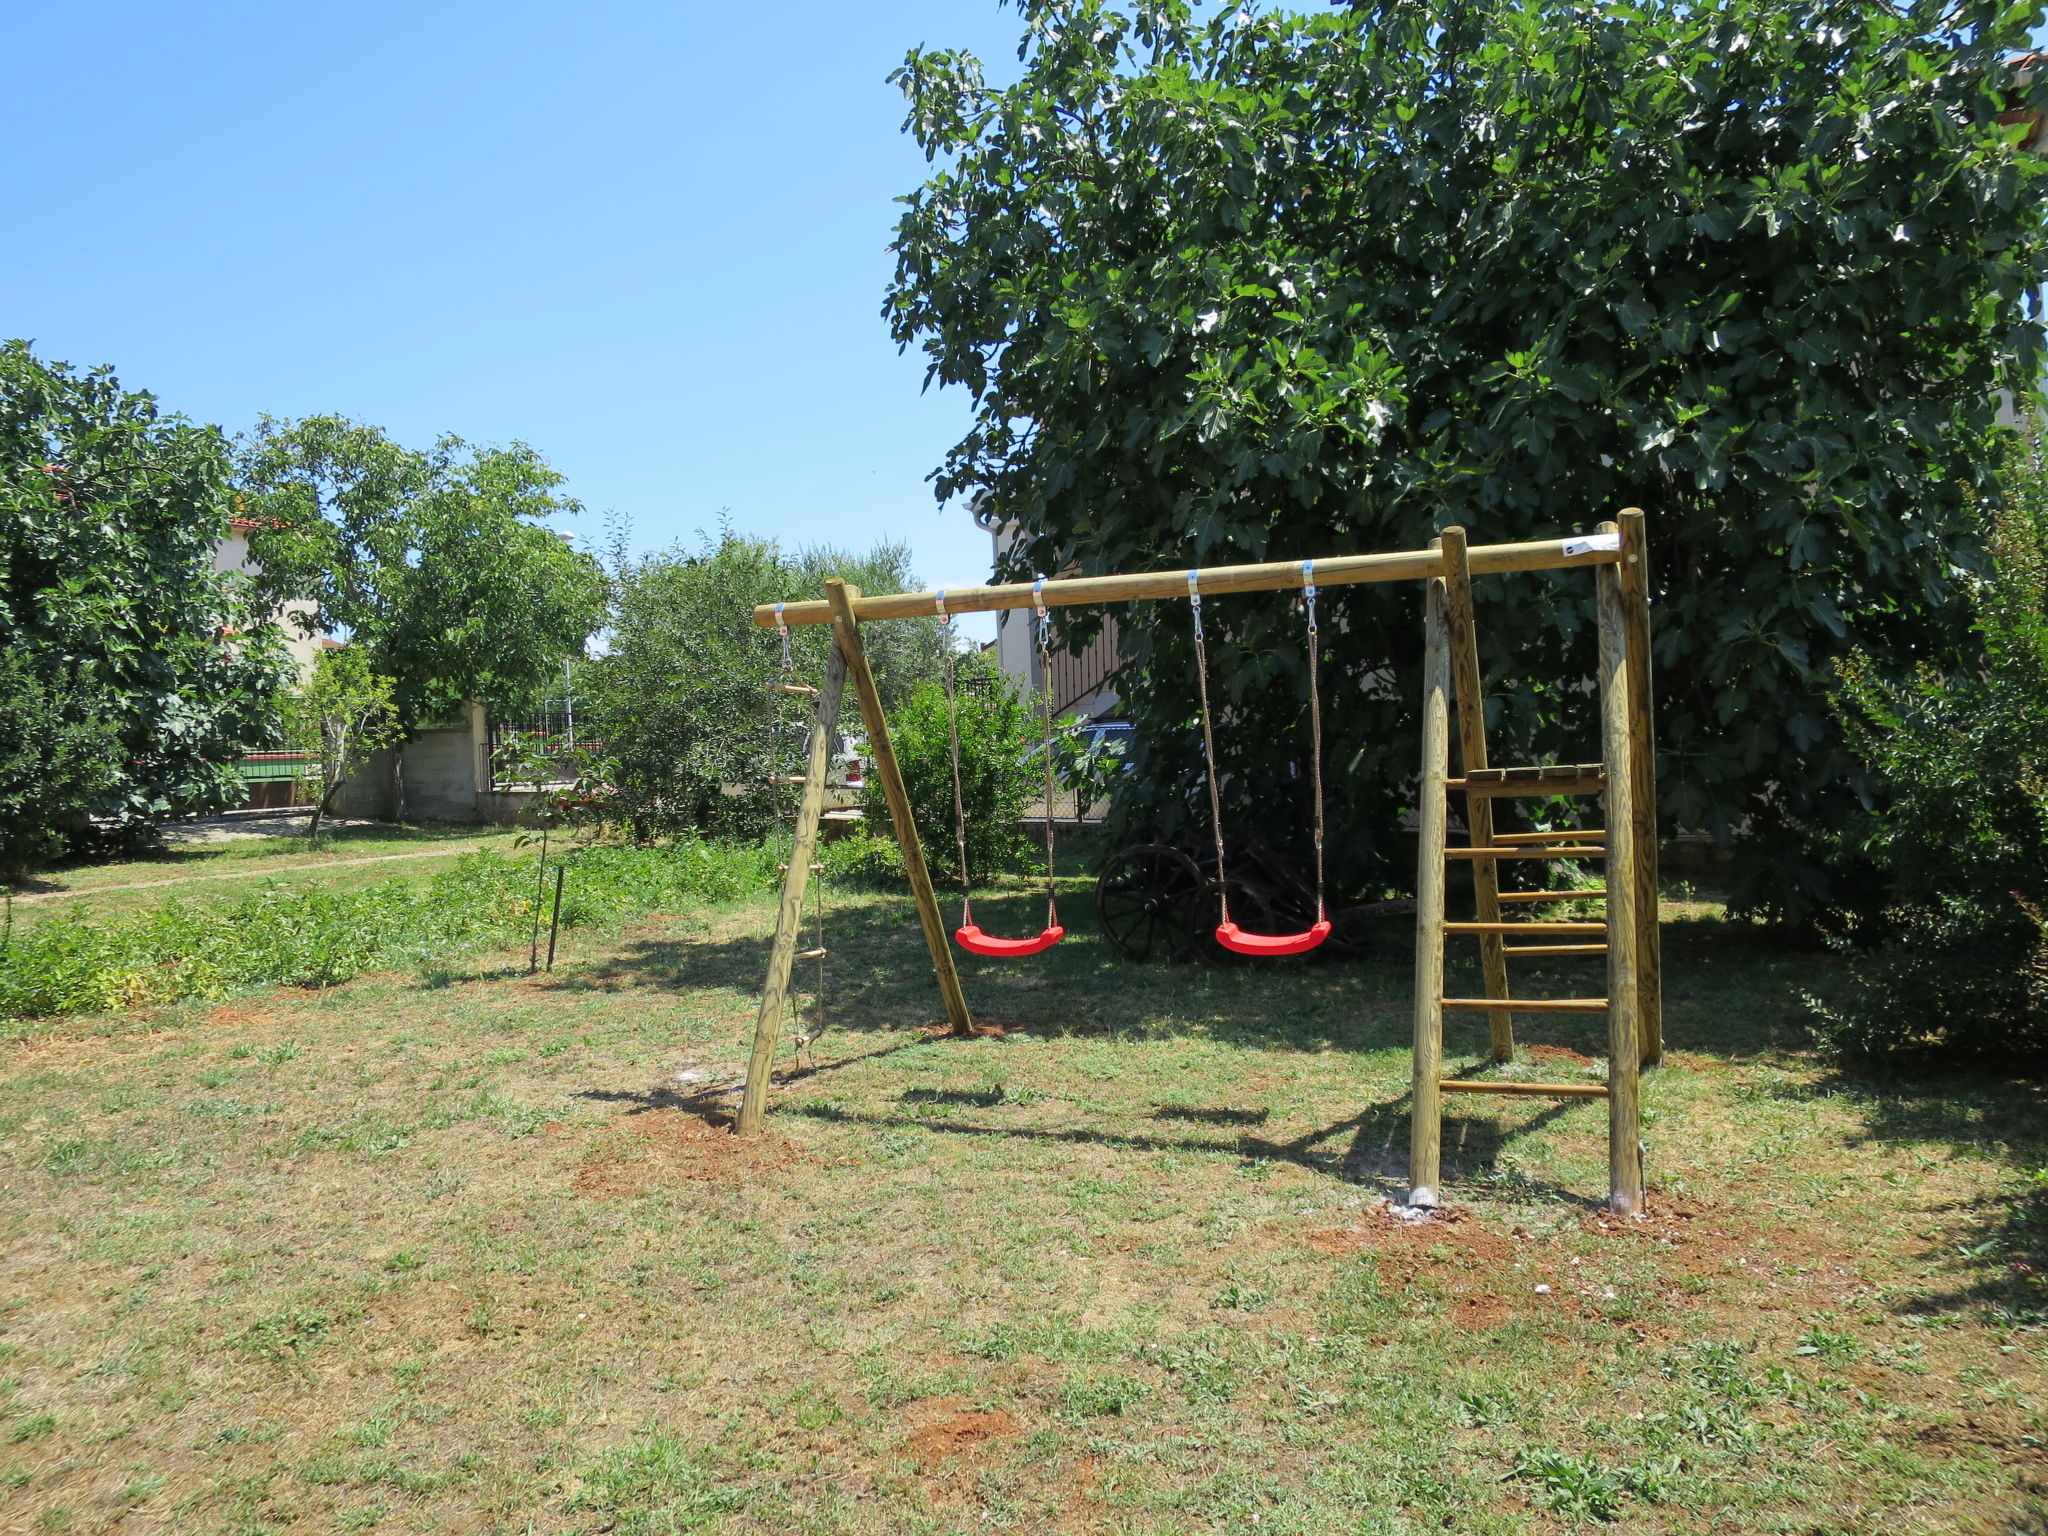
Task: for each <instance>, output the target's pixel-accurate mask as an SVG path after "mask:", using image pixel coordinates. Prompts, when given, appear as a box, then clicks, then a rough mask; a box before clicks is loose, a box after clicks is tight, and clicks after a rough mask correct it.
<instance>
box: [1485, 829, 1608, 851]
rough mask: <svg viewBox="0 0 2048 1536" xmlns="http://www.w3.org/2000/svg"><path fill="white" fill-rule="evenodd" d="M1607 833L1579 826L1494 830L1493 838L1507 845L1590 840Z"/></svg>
mask: <svg viewBox="0 0 2048 1536" xmlns="http://www.w3.org/2000/svg"><path fill="white" fill-rule="evenodd" d="M1606 835H1607V834H1606V832H1605V831H1603V830H1602V829H1601V828H1599V827H1579V828H1575V829H1573V830H1571V831H1566V832H1496V833H1494V835H1493V840H1494V841H1495V842H1496V843H1499V844H1501V845H1502V846H1503V847H1507V846H1510V845H1513V844H1518V843H1530V844H1542V843H1579V842H1590V841H1592V840H1593V839H1594V838H1598V837H1605V836H1606Z"/></svg>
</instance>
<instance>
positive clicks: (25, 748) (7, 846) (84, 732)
mask: <svg viewBox="0 0 2048 1536" xmlns="http://www.w3.org/2000/svg"><path fill="white" fill-rule="evenodd" d="M98 702H99V701H98V700H96V699H94V698H92V697H91V696H90V695H89V694H87V693H85V692H83V691H82V690H75V689H70V688H67V687H64V686H62V685H60V684H57V683H53V682H50V681H48V680H46V679H43V678H39V677H37V676H36V675H35V673H34V671H33V670H31V668H30V667H29V666H28V665H27V663H26V662H24V661H23V660H22V659H21V657H20V656H18V655H16V654H15V653H13V652H11V651H0V880H7V879H13V878H15V877H16V876H18V875H21V874H23V873H25V872H27V871H28V870H31V869H35V868H38V867H39V866H41V865H44V864H47V863H49V862H50V861H51V860H53V859H55V858H56V857H57V856H58V855H60V854H61V853H63V852H64V848H65V844H66V843H67V842H68V841H69V837H68V834H69V831H70V830H71V829H72V828H74V827H82V826H84V825H85V819H86V812H87V811H88V809H89V808H90V807H91V805H92V802H93V799H94V797H95V796H97V795H98V794H99V793H100V791H102V790H104V789H105V788H107V787H108V786H109V785H111V784H112V783H113V782H114V779H115V777H116V764H117V763H118V761H119V759H120V752H121V738H120V735H119V733H118V732H116V731H115V729H114V727H113V725H112V724H110V723H109V722H108V721H107V720H105V719H103V718H101V717H100V716H99V715H98V714H97V713H96V708H97V705H98Z"/></svg>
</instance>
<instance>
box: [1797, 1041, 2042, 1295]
mask: <svg viewBox="0 0 2048 1536" xmlns="http://www.w3.org/2000/svg"><path fill="white" fill-rule="evenodd" d="M1774 1091H1775V1092H1776V1094H1777V1095H1778V1096H1780V1097H1783V1098H1787V1099H1795V1100H1810V1099H1819V1098H1834V1099H1839V1100H1846V1101H1847V1102H1849V1103H1850V1104H1852V1105H1853V1106H1854V1107H1855V1109H1856V1111H1857V1113H1858V1115H1859V1116H1860V1117H1861V1119H1862V1121H1863V1124H1864V1127H1865V1133H1864V1137H1863V1139H1864V1140H1865V1141H1866V1142H1875V1143H1879V1144H1881V1145H1883V1146H1885V1147H1886V1148H1889V1149H1894V1150H1897V1151H1899V1152H1902V1153H1903V1152H1905V1151H1908V1150H1910V1149H1924V1148H1927V1147H1929V1146H1938V1147H1942V1148H1946V1149H1947V1152H1948V1155H1949V1156H1950V1157H1951V1158H1953V1157H1962V1156H1968V1157H1977V1158H1982V1159H1985V1160H1987V1161H1991V1162H1997V1163H2003V1164H2005V1165H2006V1166H2007V1167H2008V1168H2009V1169H2010V1170H2011V1172H2012V1178H2011V1179H2010V1181H2009V1184H2008V1187H2007V1188H2005V1189H2004V1190H2002V1191H2000V1192H1999V1193H1997V1194H1993V1195H1987V1196H1984V1197H1982V1198H1979V1199H1977V1200H1973V1201H1969V1202H1967V1203H1964V1204H1961V1205H1957V1206H1951V1207H1948V1208H1946V1209H1945V1210H1943V1212H1942V1214H1944V1215H1948V1216H1951V1217H1954V1218H1956V1219H1958V1220H1960V1221H1961V1222H1962V1223H1963V1224H1964V1227H1965V1230H1966V1233H1967V1235H1966V1236H1965V1237H1964V1238H1963V1240H1962V1241H1961V1242H1958V1243H1953V1244H1951V1245H1950V1246H1949V1249H1948V1251H1947V1252H1946V1253H1937V1254H1933V1255H1930V1257H1935V1258H1938V1259H1945V1260H1946V1261H1947V1267H1948V1269H1949V1270H1950V1272H1951V1273H1953V1274H1954V1276H1955V1278H1956V1282H1957V1283H1956V1284H1954V1285H1952V1286H1950V1287H1949V1288H1947V1289H1944V1290H1929V1291H1926V1292H1923V1293H1921V1294H1919V1295H1916V1296H1913V1297H1909V1298H1907V1299H1906V1300H1905V1301H1904V1302H1903V1303H1902V1304H1901V1310H1903V1311H1907V1312H1918V1313H1940V1312H1951V1311H1957V1310H1960V1309H1964V1308H1982V1309H1986V1310H1988V1311H1989V1312H1990V1313H1991V1314H1992V1315H1993V1316H1994V1317H1996V1318H2001V1319H2003V1320H2005V1321H2007V1322H2010V1323H2012V1324H2015V1325H2019V1326H2028V1327H2039V1326H2041V1325H2043V1324H2044V1323H2048V1083H2042V1082H2038V1081H2036V1082H2021V1081H2015V1080H2013V1079H2011V1078H2001V1077H1994V1076H1991V1075H1989V1074H1986V1073H1982V1072H1968V1073H1965V1072H1953V1073H1941V1074H1934V1075H1928V1076H1923V1077H1920V1078H1918V1079H1917V1080H1914V1081H1902V1080H1896V1079H1887V1078H1879V1077H1871V1076H1862V1075H1857V1074H1853V1073H1847V1072H1840V1073H1835V1074H1832V1075H1830V1076H1828V1077H1825V1078H1823V1079H1821V1080H1820V1081H1818V1082H1814V1083H1785V1084H1783V1085H1780V1086H1778V1087H1777V1088H1775V1090H1774Z"/></svg>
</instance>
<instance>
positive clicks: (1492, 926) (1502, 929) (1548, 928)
mask: <svg viewBox="0 0 2048 1536" xmlns="http://www.w3.org/2000/svg"><path fill="white" fill-rule="evenodd" d="M1606 931H1607V925H1606V924H1605V923H1537V922H1523V923H1445V924H1444V932H1445V933H1487V934H1492V933H1508V934H1514V933H1557V934H1567V933H1569V934H1599V933H1605V932H1606Z"/></svg>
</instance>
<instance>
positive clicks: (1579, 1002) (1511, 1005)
mask: <svg viewBox="0 0 2048 1536" xmlns="http://www.w3.org/2000/svg"><path fill="white" fill-rule="evenodd" d="M1443 1005H1444V1007H1446V1008H1465V1009H1480V1010H1483V1011H1485V1012H1488V1013H1491V1012H1492V1011H1494V1010H1495V1009H1498V1008H1507V1009H1511V1010H1512V1011H1514V1012H1515V1013H1605V1012H1606V1011H1607V999H1606V998H1604V997H1523V998H1513V997H1447V998H1445V999H1444V1000H1443Z"/></svg>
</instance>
